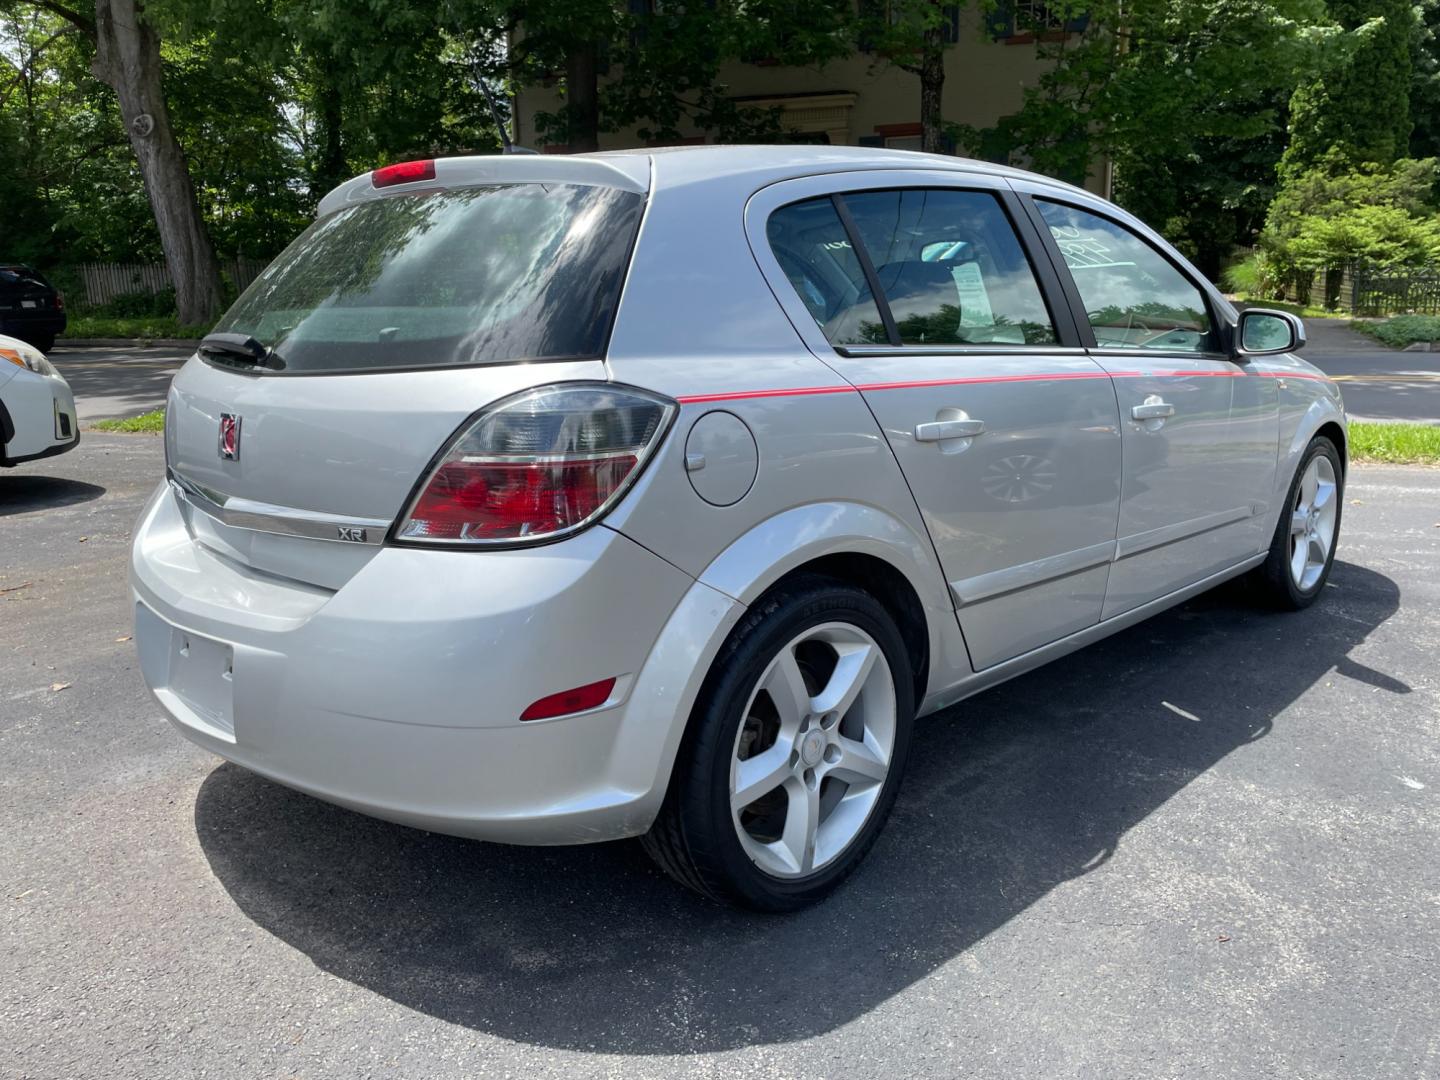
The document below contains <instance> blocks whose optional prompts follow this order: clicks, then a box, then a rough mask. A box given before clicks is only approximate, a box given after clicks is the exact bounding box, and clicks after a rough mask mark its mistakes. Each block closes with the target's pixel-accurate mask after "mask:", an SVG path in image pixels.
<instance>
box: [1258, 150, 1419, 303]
mask: <svg viewBox="0 0 1440 1080" xmlns="http://www.w3.org/2000/svg"><path fill="white" fill-rule="evenodd" d="M1337 160H1339V159H1338V158H1336V157H1327V158H1326V159H1325V160H1324V161H1323V162H1322V163H1321V164H1320V165H1319V166H1318V167H1316V168H1312V169H1310V170H1307V171H1306V172H1303V173H1300V174H1299V175H1297V176H1294V177H1293V178H1292V179H1291V180H1290V181H1289V182H1288V183H1287V184H1286V185H1285V186H1284V187H1283V188H1282V189H1281V191H1280V193H1279V194H1278V195H1277V196H1276V198H1275V201H1274V203H1273V204H1272V205H1271V207H1270V212H1269V216H1268V217H1267V219H1266V223H1265V229H1264V231H1263V232H1262V233H1261V235H1260V244H1261V246H1262V248H1263V249H1264V250H1265V252H1266V253H1267V256H1268V257H1269V259H1270V260H1271V262H1272V263H1273V264H1274V265H1275V266H1276V267H1277V268H1278V270H1279V272H1280V274H1281V275H1282V276H1285V277H1292V276H1294V275H1296V274H1298V273H1301V272H1304V273H1306V274H1309V273H1311V272H1313V271H1315V270H1321V269H1327V268H1330V267H1338V266H1343V265H1345V264H1347V263H1363V264H1366V265H1369V266H1374V267H1377V268H1381V269H1397V268H1417V267H1424V266H1440V218H1437V216H1436V212H1435V208H1434V205H1433V203H1432V202H1431V198H1432V192H1433V190H1434V187H1435V182H1436V177H1437V164H1436V160H1435V159H1434V158H1426V159H1423V160H1420V161H1415V160H1411V159H1402V160H1400V161H1397V162H1395V163H1394V164H1393V165H1389V166H1380V165H1375V164H1368V165H1364V166H1362V167H1360V168H1358V169H1355V170H1353V171H1349V172H1335V171H1333V170H1335V169H1336V168H1337Z"/></svg>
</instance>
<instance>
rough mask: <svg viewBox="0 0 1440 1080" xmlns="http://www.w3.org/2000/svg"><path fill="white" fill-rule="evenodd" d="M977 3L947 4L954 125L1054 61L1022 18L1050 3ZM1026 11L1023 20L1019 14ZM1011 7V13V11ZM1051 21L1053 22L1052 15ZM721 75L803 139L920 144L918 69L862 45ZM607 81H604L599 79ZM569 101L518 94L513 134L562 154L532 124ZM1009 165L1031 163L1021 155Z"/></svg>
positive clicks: (535, 92)
mask: <svg viewBox="0 0 1440 1080" xmlns="http://www.w3.org/2000/svg"><path fill="white" fill-rule="evenodd" d="M978 8H979V6H978V5H964V6H960V7H951V8H947V9H946V10H947V13H948V14H949V16H950V19H951V26H950V28H949V32H948V33H947V38H948V40H949V46H948V48H947V50H946V56H945V89H944V96H943V102H942V106H941V108H942V115H943V116H944V118H945V119H946V120H947V121H949V122H954V123H962V124H970V125H973V126H975V127H987V126H989V125H991V124H994V123H995V122H996V121H997V120H999V119H1000V118H1001V117H1002V116H1006V115H1008V114H1010V113H1013V112H1015V111H1017V110H1018V109H1019V108H1020V107H1021V105H1022V104H1023V94H1024V89H1025V87H1026V86H1033V85H1034V84H1035V83H1036V82H1037V81H1038V79H1039V78H1040V76H1041V74H1042V73H1043V72H1044V70H1045V67H1046V64H1047V63H1048V61H1046V60H1042V59H1041V58H1039V57H1038V56H1037V55H1036V50H1035V47H1034V46H1035V35H1034V33H1031V32H1023V31H1017V30H1016V25H1017V22H1018V23H1019V25H1021V26H1024V25H1045V23H1046V19H1047V15H1046V9H1045V5H1044V4H1043V3H1039V2H1037V0H1014V2H1013V3H1011V4H1008V5H1006V8H1005V9H1002V13H1001V14H1000V15H999V16H997V14H996V13H995V12H993V11H992V12H989V13H986V12H983V11H981V10H979V9H978ZM1021 8H1023V9H1024V10H1023V12H1022V17H1021V18H1020V19H1018V20H1017V19H1016V18H1015V12H1016V10H1017V9H1021ZM1005 11H1008V12H1009V14H1005V13H1004V12H1005ZM1052 23H1053V20H1052ZM1083 25H1084V20H1083V19H1081V20H1075V21H1073V22H1072V23H1070V24H1059V23H1053V28H1052V29H1051V30H1050V31H1048V33H1049V34H1051V35H1055V36H1057V37H1059V36H1063V35H1064V34H1066V33H1067V32H1068V31H1071V30H1078V29H1080V28H1082V27H1083ZM719 81H720V82H721V83H722V84H723V85H725V86H728V87H729V88H730V91H731V96H732V97H733V98H734V99H736V100H737V101H743V102H745V103H746V104H748V105H752V106H754V107H756V108H761V109H768V108H777V109H779V110H780V122H781V126H782V127H783V128H784V129H785V130H786V131H788V132H790V133H791V137H792V138H793V139H794V141H797V142H815V143H828V144H831V145H846V146H884V147H889V148H891V149H901V150H919V149H920V87H919V79H918V77H917V76H915V75H912V74H909V73H908V72H905V71H901V70H900V69H899V68H897V67H895V66H894V65H892V64H888V63H885V62H884V61H883V60H880V59H879V58H878V57H876V56H875V55H874V54H872V53H869V52H865V51H862V50H860V49H857V50H856V51H855V52H854V53H852V54H850V55H849V56H845V57H842V58H840V59H837V60H834V61H831V62H830V63H828V64H826V65H825V66H824V67H823V68H810V67H804V68H802V67H782V66H779V65H774V64H766V63H763V62H761V63H748V62H744V61H739V60H734V61H730V62H728V63H726V64H725V65H724V66H723V67H722V68H721V71H720V77H719ZM601 82H602V85H603V82H604V79H603V77H602V80H601ZM562 107H563V101H562V98H561V96H560V94H559V92H558V90H557V89H555V88H553V87H543V86H535V87H530V88H527V89H524V90H522V91H521V92H520V93H519V94H518V95H517V96H516V98H515V100H514V110H515V113H514V115H515V132H516V141H517V142H520V143H522V144H524V145H528V146H534V147H536V148H537V149H539V150H541V151H542V152H547V153H564V152H566V151H567V150H568V149H569V148H568V147H566V146H563V145H560V146H557V145H546V144H544V143H543V142H542V141H541V139H540V137H539V135H538V133H537V131H536V126H535V117H536V114H537V113H541V112H557V111H559V110H560V109H561V108H562ZM672 141H675V142H679V143H684V144H701V143H706V142H710V141H713V137H712V135H711V134H710V133H708V132H705V131H701V130H698V129H694V130H689V131H682V138H680V139H679V140H672ZM647 145H649V146H658V145H664V144H661V143H655V142H649V143H647V142H646V141H645V140H643V139H641V138H640V136H639V135H638V133H637V132H636V131H634V130H633V129H632V130H629V131H619V132H608V133H607V132H602V133H601V134H600V148H601V149H602V150H613V149H624V148H630V147H639V146H647ZM1010 164H1013V165H1016V166H1019V167H1022V168H1023V167H1024V166H1025V164H1026V162H1024V161H1023V160H1012V161H1011V162H1010ZM1109 181H1110V175H1109V168H1108V166H1107V164H1106V163H1105V162H1104V161H1097V162H1095V164H1094V165H1092V167H1091V169H1090V172H1089V175H1088V176H1086V177H1085V179H1084V184H1085V186H1086V187H1087V188H1089V189H1090V190H1092V191H1094V192H1096V193H1098V194H1101V195H1108V194H1109V188H1110V182H1109Z"/></svg>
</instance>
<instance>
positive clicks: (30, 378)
mask: <svg viewBox="0 0 1440 1080" xmlns="http://www.w3.org/2000/svg"><path fill="white" fill-rule="evenodd" d="M79 442H80V424H79V422H78V421H77V419H76V416H75V395H74V394H72V393H71V392H70V384H69V383H67V382H66V381H65V377H64V376H63V375H61V374H60V373H59V372H58V371H56V370H55V368H54V367H53V366H52V365H51V363H50V361H49V360H46V359H45V354H44V353H42V352H41V351H40V350H39V349H37V348H35V346H34V345H28V344H26V343H25V342H23V341H21V340H19V339H18V338H12V337H4V336H0V466H5V467H9V466H12V465H19V464H21V463H22V462H26V461H34V460H35V459H36V458H45V457H53V456H54V455H56V454H63V453H65V451H66V450H73V449H75V446H76V444H77V443H79Z"/></svg>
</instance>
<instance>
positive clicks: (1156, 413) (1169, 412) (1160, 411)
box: [1130, 396, 1175, 420]
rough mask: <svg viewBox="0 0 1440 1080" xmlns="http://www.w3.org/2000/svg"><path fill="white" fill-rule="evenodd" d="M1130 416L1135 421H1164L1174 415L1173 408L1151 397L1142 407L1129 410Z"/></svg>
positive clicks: (1165, 402) (1138, 406) (1137, 406)
mask: <svg viewBox="0 0 1440 1080" xmlns="http://www.w3.org/2000/svg"><path fill="white" fill-rule="evenodd" d="M1130 415H1131V416H1133V417H1134V418H1135V419H1136V420H1164V419H1166V418H1168V417H1171V416H1174V415H1175V406H1174V405H1171V404H1170V403H1169V402H1168V401H1161V400H1160V399H1159V398H1157V397H1153V396H1152V397H1151V398H1149V399H1147V400H1146V401H1145V403H1144V404H1143V405H1136V406H1135V407H1134V408H1133V409H1131V410H1130Z"/></svg>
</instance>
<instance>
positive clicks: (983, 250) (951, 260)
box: [845, 188, 1058, 345]
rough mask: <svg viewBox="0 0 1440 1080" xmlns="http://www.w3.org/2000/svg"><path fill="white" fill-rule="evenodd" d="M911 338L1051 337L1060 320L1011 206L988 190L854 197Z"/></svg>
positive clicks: (1020, 341)
mask: <svg viewBox="0 0 1440 1080" xmlns="http://www.w3.org/2000/svg"><path fill="white" fill-rule="evenodd" d="M845 205H846V206H847V207H849V210H850V214H851V216H852V217H853V218H854V220H855V228H856V230H857V231H858V232H859V234H860V239H861V242H863V243H864V245H865V249H866V251H867V252H868V253H869V255H870V261H871V262H872V263H874V265H875V274H876V277H877V279H878V281H879V283H880V291H881V292H882V294H883V295H884V297H885V299H886V301H888V303H889V305H890V311H891V314H893V315H894V317H895V325H896V329H898V330H899V332H900V342H901V344H904V345H1048V344H1052V343H1054V342H1056V341H1057V340H1058V338H1057V337H1056V334H1055V325H1054V323H1053V322H1052V321H1051V319H1050V313H1049V311H1048V310H1047V309H1046V307H1045V300H1044V297H1043V296H1042V295H1041V292H1040V286H1039V285H1038V284H1037V283H1036V280H1035V274H1034V272H1033V271H1032V270H1031V268H1030V263H1029V261H1028V260H1027V259H1026V257H1025V252H1024V249H1023V248H1021V246H1020V241H1019V239H1018V238H1017V237H1016V235H1015V230H1014V228H1013V227H1012V226H1011V224H1010V220H1009V218H1008V217H1006V215H1005V210H1004V208H1003V207H1002V206H1001V205H1000V202H999V200H998V199H996V198H995V196H994V195H991V194H990V193H988V192H983V191H952V190H948V189H933V188H902V189H898V190H895V191H867V192H862V193H859V194H855V195H846V196H845Z"/></svg>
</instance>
